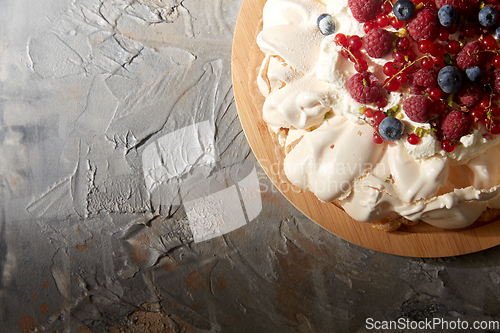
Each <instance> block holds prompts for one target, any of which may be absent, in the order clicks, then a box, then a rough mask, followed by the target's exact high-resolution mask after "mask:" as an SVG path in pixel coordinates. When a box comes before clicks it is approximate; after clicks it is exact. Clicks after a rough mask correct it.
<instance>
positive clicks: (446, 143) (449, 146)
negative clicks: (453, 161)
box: [441, 140, 455, 153]
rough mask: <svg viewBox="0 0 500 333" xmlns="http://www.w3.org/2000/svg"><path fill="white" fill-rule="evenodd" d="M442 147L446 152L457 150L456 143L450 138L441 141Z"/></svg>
mask: <svg viewBox="0 0 500 333" xmlns="http://www.w3.org/2000/svg"><path fill="white" fill-rule="evenodd" d="M441 147H442V148H443V149H444V151H445V152H447V153H451V152H452V151H454V150H455V144H454V143H453V142H452V141H450V140H444V141H443V142H442V143H441Z"/></svg>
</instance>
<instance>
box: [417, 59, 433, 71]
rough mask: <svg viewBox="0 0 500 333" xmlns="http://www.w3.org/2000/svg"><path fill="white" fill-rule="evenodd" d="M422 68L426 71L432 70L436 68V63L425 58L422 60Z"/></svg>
mask: <svg viewBox="0 0 500 333" xmlns="http://www.w3.org/2000/svg"><path fill="white" fill-rule="evenodd" d="M420 66H422V68H425V69H431V68H432V67H433V66H434V61H432V59H431V58H428V57H425V58H423V59H422V60H420Z"/></svg>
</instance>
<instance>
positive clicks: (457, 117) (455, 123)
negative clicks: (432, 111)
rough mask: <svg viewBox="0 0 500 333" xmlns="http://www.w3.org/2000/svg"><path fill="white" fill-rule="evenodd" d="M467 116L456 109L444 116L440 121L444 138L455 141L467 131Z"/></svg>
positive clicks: (468, 125)
mask: <svg viewBox="0 0 500 333" xmlns="http://www.w3.org/2000/svg"><path fill="white" fill-rule="evenodd" d="M469 128H470V120H469V117H468V116H467V115H466V114H465V113H463V112H460V111H458V110H453V111H451V112H450V113H448V114H447V115H446V116H444V118H443V120H442V122H441V131H442V132H443V135H444V137H445V138H446V139H448V140H451V141H457V140H459V139H460V138H461V137H462V136H464V135H465V134H467V132H469Z"/></svg>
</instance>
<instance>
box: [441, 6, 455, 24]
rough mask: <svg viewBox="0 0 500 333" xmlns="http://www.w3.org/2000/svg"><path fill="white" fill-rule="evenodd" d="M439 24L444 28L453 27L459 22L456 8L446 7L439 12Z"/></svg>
mask: <svg viewBox="0 0 500 333" xmlns="http://www.w3.org/2000/svg"><path fill="white" fill-rule="evenodd" d="M438 18H439V23H441V25H442V26H444V27H451V26H452V25H454V24H455V23H456V22H457V20H458V13H457V10H456V9H455V7H453V6H450V5H445V6H443V7H441V9H439V12H438Z"/></svg>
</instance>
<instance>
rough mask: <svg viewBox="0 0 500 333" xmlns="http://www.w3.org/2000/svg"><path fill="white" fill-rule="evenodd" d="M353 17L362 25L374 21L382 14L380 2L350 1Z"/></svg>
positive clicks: (374, 0)
mask: <svg viewBox="0 0 500 333" xmlns="http://www.w3.org/2000/svg"><path fill="white" fill-rule="evenodd" d="M347 4H348V5H349V9H350V10H351V13H352V16H353V17H354V18H355V19H356V20H357V21H358V22H360V23H364V22H368V21H372V20H374V19H375V18H376V17H377V15H378V14H379V12H380V2H379V1H378V0H348V1H347Z"/></svg>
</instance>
